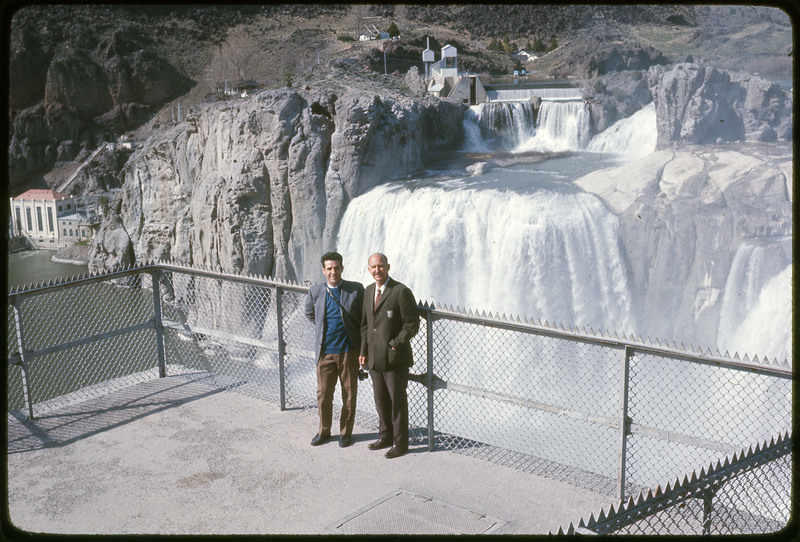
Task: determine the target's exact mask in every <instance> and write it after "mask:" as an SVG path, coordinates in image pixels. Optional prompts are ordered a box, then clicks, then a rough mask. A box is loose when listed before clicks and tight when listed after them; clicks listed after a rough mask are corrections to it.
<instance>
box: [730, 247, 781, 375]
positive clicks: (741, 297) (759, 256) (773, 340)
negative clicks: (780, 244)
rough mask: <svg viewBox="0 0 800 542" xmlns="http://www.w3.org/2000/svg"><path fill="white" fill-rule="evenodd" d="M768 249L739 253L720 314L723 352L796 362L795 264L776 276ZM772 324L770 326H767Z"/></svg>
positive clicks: (740, 249) (745, 248)
mask: <svg viewBox="0 0 800 542" xmlns="http://www.w3.org/2000/svg"><path fill="white" fill-rule="evenodd" d="M767 250H768V247H767V246H765V245H763V244H760V243H754V242H746V243H743V244H742V246H740V247H739V248H738V250H737V251H736V255H735V256H734V259H733V264H732V265H731V270H730V273H729V274H728V279H727V281H726V284H725V293H724V295H723V298H722V309H721V311H720V322H719V333H718V335H717V337H718V338H717V343H718V345H719V348H721V349H722V348H724V349H727V350H729V351H730V353H731V354H733V353H734V352H739V353H744V352H749V353H750V354H756V355H759V354H761V355H763V354H764V353H765V352H769V353H770V355H771V356H776V357H777V358H778V359H791V358H792V329H791V321H792V310H791V306H790V304H789V303H787V302H786V298H787V296H790V295H791V291H792V284H791V281H792V264H791V262H788V261H787V262H784V264H785V267H784V268H783V269H782V270H780V271H778V272H777V273H776V272H775V270H774V269H771V268H770V267H769V266H768V265H767V264H766V262H767V261H771V260H770V259H769V258H768V255H767ZM765 322H766V323H768V325H764V324H765Z"/></svg>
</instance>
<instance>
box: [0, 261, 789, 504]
mask: <svg viewBox="0 0 800 542" xmlns="http://www.w3.org/2000/svg"><path fill="white" fill-rule="evenodd" d="M306 291H307V288H305V287H304V286H300V285H296V284H287V283H280V282H276V281H269V280H265V279H256V278H249V277H242V276H238V275H232V274H223V273H220V272H213V271H207V270H199V269H192V268H189V267H184V266H178V265H171V264H170V265H168V264H158V265H145V266H140V267H136V268H131V269H128V270H120V271H117V272H114V273H109V274H107V275H102V276H97V277H88V278H83V279H78V280H74V281H70V282H68V283H61V284H50V285H40V286H38V287H32V288H26V289H19V290H16V291H12V292H10V293H9V321H8V338H9V341H8V345H9V352H8V354H9V388H8V389H9V392H8V409H9V410H10V411H11V410H21V409H24V408H27V410H28V415H29V416H31V417H33V416H34V414H37V415H39V414H41V413H42V412H45V411H47V410H48V409H50V408H58V406H59V405H63V404H64V403H65V402H70V401H75V400H80V399H81V398H82V397H85V396H86V395H87V394H91V393H102V392H104V391H107V390H109V389H112V388H113V387H115V386H124V385H129V384H130V383H132V382H137V381H141V380H143V379H152V378H158V377H163V376H168V375H178V374H195V373H202V374H203V375H204V376H207V377H208V378H210V379H212V380H213V381H214V382H215V383H216V385H218V386H220V387H222V388H225V389H230V390H235V391H237V392H240V393H247V394H250V395H253V396H256V397H259V398H263V399H265V400H268V401H270V402H273V403H278V404H279V405H280V407H281V409H287V408H303V409H304V408H312V409H315V408H316V365H315V360H314V359H313V357H314V346H313V341H314V329H313V326H312V325H311V324H310V323H309V322H308V321H307V320H306V318H305V315H304V302H305V296H306ZM419 309H420V315H421V317H422V325H421V327H420V332H419V334H418V335H417V336H416V337H415V338H414V339H413V340H412V349H413V353H414V366H413V367H412V369H411V373H412V375H411V380H412V382H411V383H410V384H409V389H408V397H409V425H410V437H411V440H412V443H416V444H422V445H427V446H428V449H429V450H434V449H445V450H452V451H454V452H457V453H463V454H469V455H473V456H477V457H481V458H484V459H488V460H491V461H495V462H499V463H502V464H506V465H509V466H511V467H513V468H516V469H522V470H526V471H529V472H534V473H537V474H540V475H543V476H548V477H551V478H556V479H559V480H562V481H565V482H568V483H571V484H573V485H577V486H582V487H587V488H590V489H592V490H595V491H598V492H603V493H607V494H609V495H618V496H619V498H620V500H621V501H624V500H625V499H626V498H627V496H629V495H636V494H639V493H640V492H644V491H646V490H647V489H648V488H653V487H664V485H665V484H668V483H669V482H670V481H671V480H674V479H675V478H676V477H678V478H679V477H681V476H684V475H687V474H688V475H691V473H693V472H695V471H696V470H698V469H699V468H701V467H702V466H704V465H709V464H714V462H717V461H719V462H723V463H724V462H725V461H727V460H729V459H730V458H732V457H733V456H734V454H735V453H736V452H737V451H739V450H742V449H747V448H748V446H752V445H754V444H755V443H758V442H765V441H768V440H769V439H770V438H771V437H773V436H774V435H780V434H784V433H786V432H787V431H791V405H792V388H791V384H792V371H791V368H790V367H789V365H788V362H786V361H785V362H783V363H781V364H778V363H759V362H757V360H755V362H751V361H750V360H748V359H745V360H739V359H735V358H734V359H731V358H728V357H722V356H720V355H718V354H717V355H712V354H711V353H710V352H707V353H703V352H698V353H693V352H687V351H683V350H679V349H677V348H675V347H674V346H673V347H665V346H661V345H652V344H645V343H643V342H642V341H633V340H628V339H627V338H625V337H623V338H622V339H620V338H618V337H616V336H615V337H609V336H603V335H602V334H595V333H594V332H592V331H591V330H585V329H584V330H580V331H578V330H574V329H571V328H570V329H566V330H565V329H563V328H554V327H552V326H550V325H548V324H547V323H545V324H542V323H541V322H536V323H531V322H520V321H519V320H517V321H514V320H510V319H505V318H502V319H501V318H494V317H492V316H491V315H490V316H489V317H487V316H485V315H481V316H477V315H473V314H468V313H464V312H461V311H457V310H453V309H437V308H434V307H431V306H428V305H426V304H423V305H420V307H419ZM371 387H372V386H371V382H369V381H368V380H366V381H362V382H360V385H359V387H358V407H357V408H358V411H357V417H358V419H359V423H361V424H363V425H370V424H371V425H375V426H377V416H376V414H375V409H374V406H373V405H374V402H373V399H372V390H371ZM335 402H336V408H335V409H334V411H338V408H339V407H340V406H341V398H340V397H339V396H337V397H335ZM780 472H783V471H780ZM776 476H777V477H778V478H779V477H780V476H782V474H781V475H776ZM784 486H785V484H782V485H781V484H779V485H778V486H776V487H779V488H783V487H784ZM781 498H785V499H788V498H789V494H788V493H784V494H781Z"/></svg>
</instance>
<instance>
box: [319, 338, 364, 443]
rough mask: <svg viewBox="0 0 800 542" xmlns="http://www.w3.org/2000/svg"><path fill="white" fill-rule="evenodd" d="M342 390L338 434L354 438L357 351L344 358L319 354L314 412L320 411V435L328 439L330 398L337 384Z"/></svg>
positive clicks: (343, 356) (331, 403)
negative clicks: (337, 382) (315, 408)
mask: <svg viewBox="0 0 800 542" xmlns="http://www.w3.org/2000/svg"><path fill="white" fill-rule="evenodd" d="M337 380H338V381H339V382H340V383H341V386H342V414H341V416H340V417H339V434H340V435H347V436H350V435H352V434H353V422H354V421H355V417H356V398H357V397H358V351H357V350H351V351H350V352H345V353H344V354H320V357H319V362H318V363H317V408H318V409H319V434H320V435H322V436H328V435H330V434H331V425H333V394H334V392H335V391H336V381H337Z"/></svg>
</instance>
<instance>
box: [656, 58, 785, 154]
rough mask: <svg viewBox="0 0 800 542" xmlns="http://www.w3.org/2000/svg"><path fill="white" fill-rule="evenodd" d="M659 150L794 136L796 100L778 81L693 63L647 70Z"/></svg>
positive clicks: (773, 139)
mask: <svg viewBox="0 0 800 542" xmlns="http://www.w3.org/2000/svg"><path fill="white" fill-rule="evenodd" d="M648 79H649V82H650V90H651V93H652V95H653V99H654V101H655V104H656V114H657V117H658V144H657V145H658V148H662V149H663V148H668V147H674V146H678V145H687V144H688V145H692V144H699V145H705V144H712V143H721V142H733V141H738V142H742V141H767V142H768V141H777V140H778V139H779V138H780V139H783V140H791V133H792V127H791V126H792V125H791V122H792V119H791V116H792V105H791V98H790V97H789V96H788V95H787V94H786V93H785V92H784V91H782V90H781V89H780V87H779V85H778V84H776V83H770V82H768V81H764V80H762V79H760V78H758V77H754V76H743V75H738V76H737V75H731V74H730V73H728V72H727V71H723V70H718V69H716V68H713V67H709V66H701V65H698V64H693V63H681V64H676V65H674V66H672V67H670V68H664V67H663V66H654V67H652V68H650V70H649V72H648Z"/></svg>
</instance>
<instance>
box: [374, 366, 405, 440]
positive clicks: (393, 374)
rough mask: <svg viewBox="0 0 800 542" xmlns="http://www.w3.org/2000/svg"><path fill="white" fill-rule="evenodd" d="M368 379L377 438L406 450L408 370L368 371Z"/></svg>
mask: <svg viewBox="0 0 800 542" xmlns="http://www.w3.org/2000/svg"><path fill="white" fill-rule="evenodd" d="M369 377H370V379H371V380H372V391H373V393H374V395H375V409H376V410H377V411H378V418H379V420H380V425H379V427H378V438H379V439H380V440H388V441H391V442H393V443H394V447H395V448H398V449H400V450H408V395H407V394H406V387H407V386H408V368H404V369H400V370H397V371H387V372H385V373H379V372H377V371H372V370H370V372H369Z"/></svg>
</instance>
